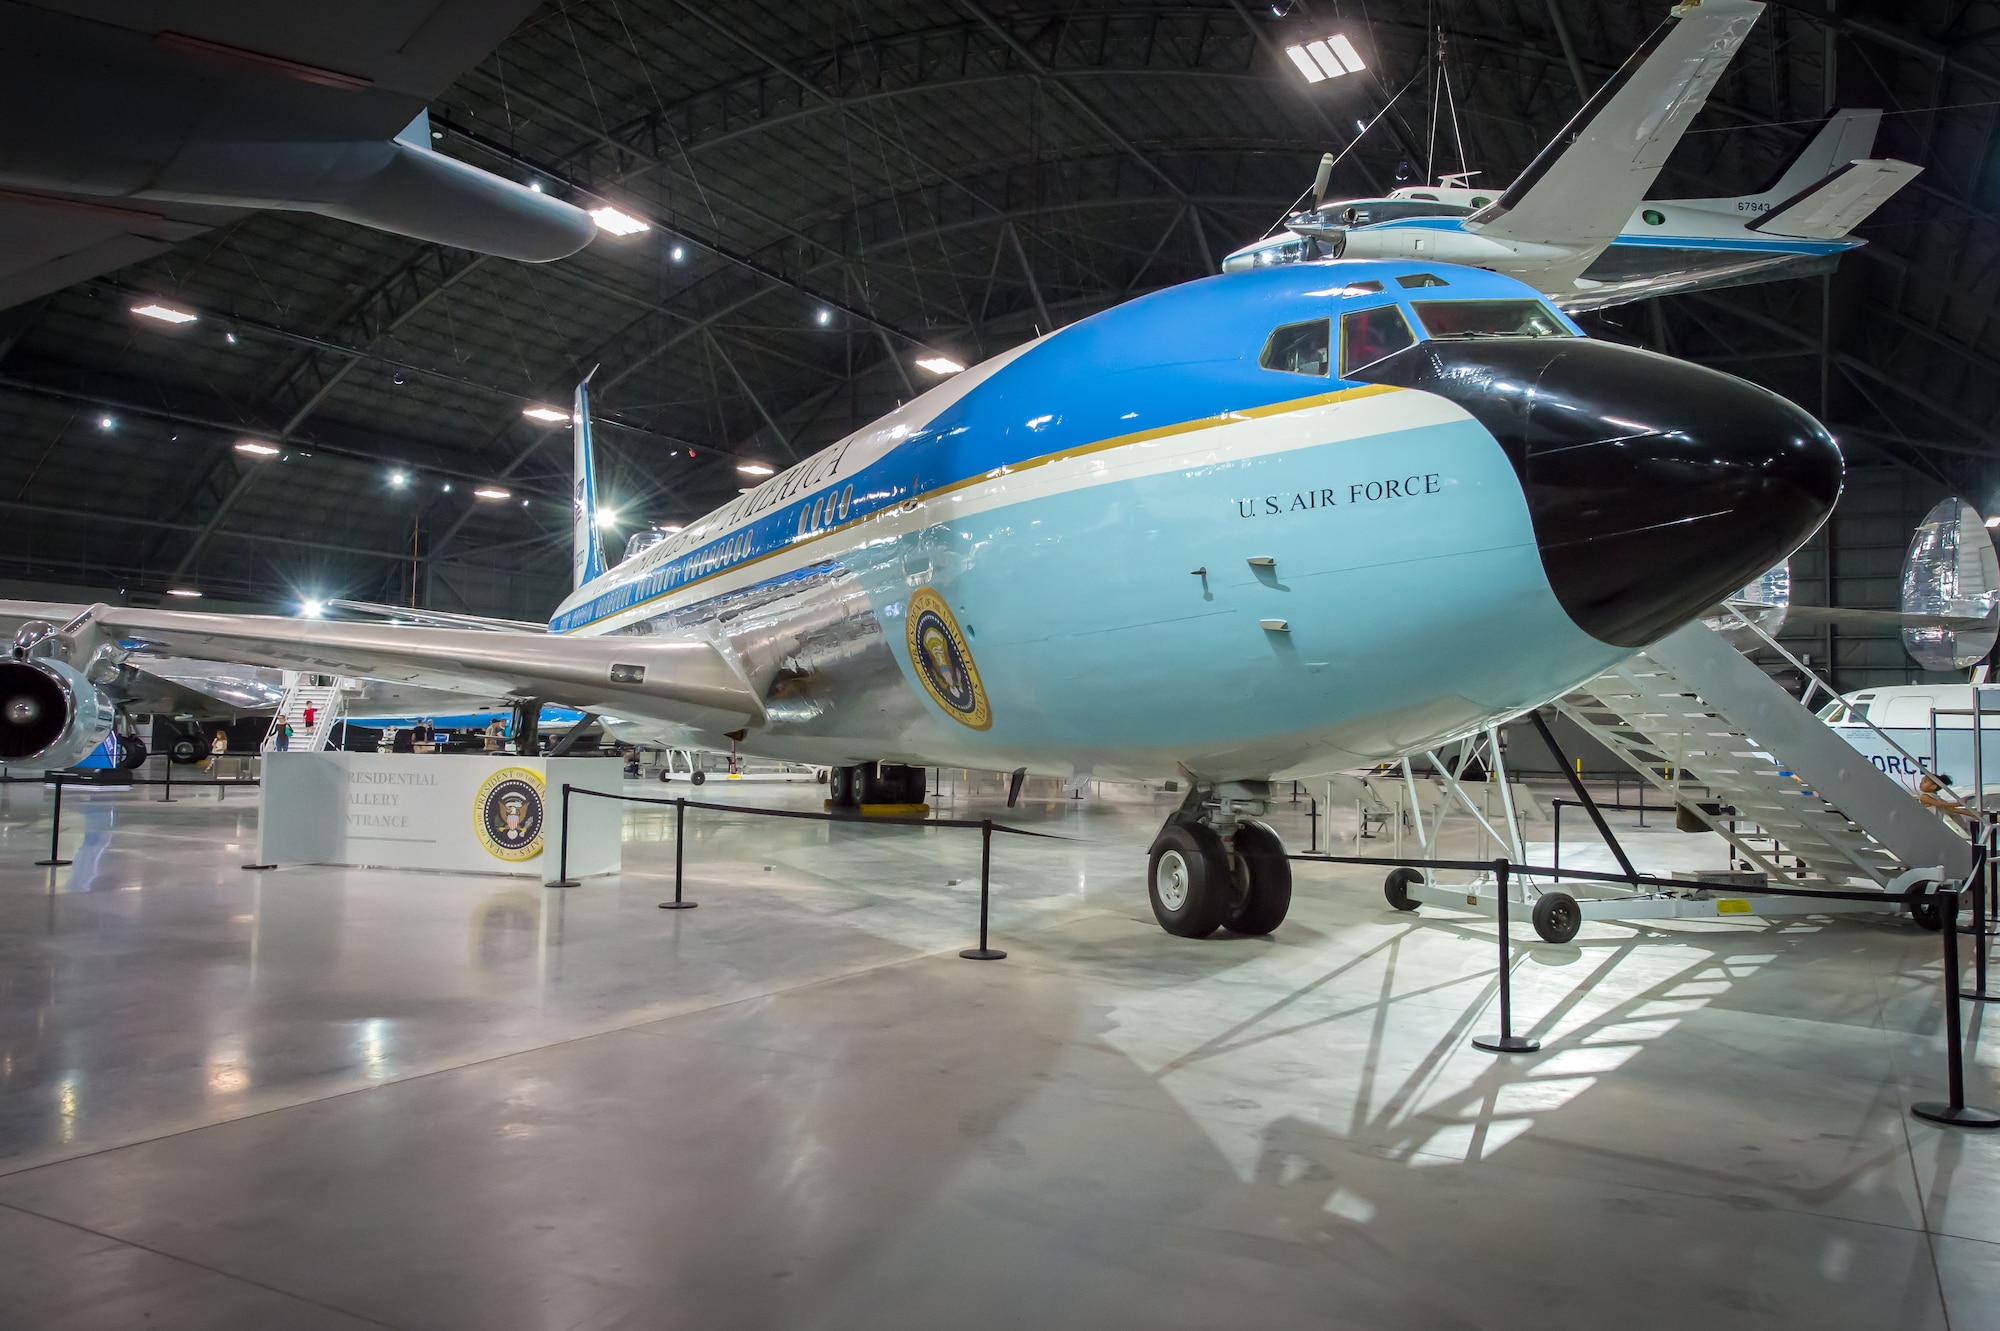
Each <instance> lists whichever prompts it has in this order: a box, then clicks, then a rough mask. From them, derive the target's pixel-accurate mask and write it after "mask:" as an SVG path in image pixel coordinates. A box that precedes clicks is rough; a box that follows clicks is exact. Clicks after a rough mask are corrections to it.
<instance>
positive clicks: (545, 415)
mask: <svg viewBox="0 0 2000 1331" xmlns="http://www.w3.org/2000/svg"><path fill="white" fill-rule="evenodd" d="M521 414H522V415H523V416H526V417H527V418H528V419H529V420H531V421H547V422H549V423H550V424H551V425H554V424H555V423H557V422H558V421H560V422H561V423H562V424H564V425H568V424H569V413H568V412H566V411H557V410H556V409H555V408H554V407H544V406H541V405H539V404H537V405H536V406H532V407H523V408H522V409H521Z"/></svg>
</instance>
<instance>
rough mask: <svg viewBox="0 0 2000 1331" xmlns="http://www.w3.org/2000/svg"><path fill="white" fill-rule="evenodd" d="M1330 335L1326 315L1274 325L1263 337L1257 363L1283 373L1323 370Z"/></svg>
mask: <svg viewBox="0 0 2000 1331" xmlns="http://www.w3.org/2000/svg"><path fill="white" fill-rule="evenodd" d="M1330 339H1331V330H1330V329H1329V327H1328V325H1327V321H1326V320H1325V319H1313V320H1310V321H1308V322H1306V323H1302V324H1286V325H1285V326H1284V327H1282V328H1277V329H1273V330H1272V332H1271V336H1270V337H1269V338H1267V339H1265V342H1264V354H1263V355H1262V356H1259V357H1258V358H1257V363H1258V364H1259V365H1261V366H1263V367H1264V368H1265V369H1267V370H1281V371H1283V372H1284V373H1286V374H1325V373H1326V371H1327V362H1328V359H1329V352H1328V346H1327V344H1328V342H1329V341H1330Z"/></svg>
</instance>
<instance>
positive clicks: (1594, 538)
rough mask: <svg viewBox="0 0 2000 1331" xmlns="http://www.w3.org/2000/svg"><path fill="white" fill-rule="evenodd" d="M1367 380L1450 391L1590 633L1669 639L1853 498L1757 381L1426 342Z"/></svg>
mask: <svg viewBox="0 0 2000 1331" xmlns="http://www.w3.org/2000/svg"><path fill="white" fill-rule="evenodd" d="M1367 377H1368V378H1370V379H1372V380H1375V381H1377V382H1383V383H1395V384H1399V385H1401V386H1403V387H1408V388H1415V389H1420V390H1423V391H1425V392H1430V393H1436V394H1438V395H1439V396H1441V397H1445V398H1449V399H1450V400H1452V401H1453V402H1456V403H1458V404H1459V405H1460V406H1462V407H1464V408H1465V409H1466V410H1467V411H1468V412H1470V413H1471V414H1472V415H1473V416H1474V417H1475V418H1476V419H1478V421H1479V422H1480V424H1482V425H1484V426H1485V427H1486V429H1487V430H1488V432H1490V433H1491V434H1492V435H1493V437H1494V438H1495V439H1497V440H1499V442H1500V446H1501V448H1502V449H1504V450H1505V451H1506V454H1507V458H1508V460H1509V461H1510V462H1511V463H1512V464H1513V466H1514V471H1515V474H1516V475H1517V476H1519V477H1520V481H1521V488H1522V491H1523V492H1524V493H1525V494H1526V496H1527V501H1528V513H1529V516H1530V517H1531V518H1532V520H1533V522H1534V529H1535V543H1536V545H1537V546H1538V547H1539V548H1540V550H1541V556H1542V568H1543V569H1544V571H1545V572H1546V573H1547V574H1548V579H1549V586H1550V587H1551V588H1553V589H1554V591H1555V594H1556V599H1557V600H1558V601H1560V602H1561V603H1562V606H1563V609H1564V610H1565V611H1567V612H1568V613H1569V616H1570V618H1571V619H1573V620H1574V621H1575V622H1576V624H1577V625H1578V627H1580V628H1582V629H1583V630H1584V631H1585V632H1586V633H1589V634H1590V635H1591V636H1592V637H1594V638H1597V639H1599V640H1600V641H1603V642H1608V643H1611V644H1613V645H1615V646H1620V647H1635V648H1636V647H1643V646H1645V645H1646V644H1647V643H1650V642H1655V641H1658V640H1659V639H1660V638H1661V637H1663V636H1665V635H1666V634H1668V633H1670V632H1672V631H1673V630H1674V629H1676V628H1678V627H1680V625H1682V624H1684V623H1686V622H1687V621H1689V620H1691V619H1693V618H1695V617H1696V616H1697V615H1699V614H1700V613H1701V612H1702V611H1703V610H1704V609H1706V608H1707V607H1709V606H1711V605H1713V604H1715V603H1716V602H1717V601H1719V600H1721V599H1722V598H1723V597H1725V596H1727V595H1728V594H1729V593H1731V592H1733V591H1735V590H1737V589H1738V588H1739V587H1742V586H1743V585H1744V584H1745V583H1747V582H1749V581H1750V580H1751V579H1752V578H1755V577H1756V576H1758V575H1759V574H1761V573H1763V572H1764V571H1765V570H1766V569H1768V568H1770V567H1771V566H1772V565H1774V564H1776V563H1777V562H1778V561H1779V560H1780V559H1783V558H1784V557H1785V556H1787V555H1789V554H1790V553H1791V552H1792V551H1793V550H1796V549H1797V548H1798V547H1799V545H1800V544H1802V543H1803V542H1804V541H1805V539H1806V538H1807V537H1808V536H1811V535H1812V534H1813V532H1814V531H1816V530H1818V528H1819V525H1820V523H1821V522H1823V521H1825V520H1826V516H1827V514H1828V513H1830V512H1832V511H1833V505H1834V501H1835V500H1837V499H1838V498H1839V497H1840V488H1841V477H1842V471H1843V465H1842V462H1841V457H1840V449H1839V447H1838V446H1837V445H1836V444H1835V443H1834V442H1833V437H1832V436H1831V435H1829V434H1828V433H1827V432H1826V430H1825V428H1824V427H1823V426H1821V425H1820V423H1819V422H1818V421H1816V420H1814V419H1813V418H1812V417H1811V416H1810V415H1808V414H1807V413H1806V412H1805V411H1803V410H1801V409H1800V408H1799V407H1797V406H1795V405H1793V404H1792V403H1790V402H1788V401H1786V400H1785V399H1784V398H1781V397H1779V396H1778V395H1777V394H1775V393H1771V392H1768V391H1766V390H1764V389H1762V388H1759V387H1757V386H1756V385H1755V384H1750V383H1745V382H1744V381H1743V380H1741V379H1737V378H1735V377H1733V376H1731V375H1727V374H1722V373H1720V372H1718V371H1715V370H1711V369H1708V368H1706V367H1705V366H1700V365H1690V364H1688V363H1687V362H1686V361H1679V360H1674V359H1672V358H1671V357H1667V356H1661V355H1657V354H1655V353H1653V352H1650V351H1641V350H1639V349H1637V348H1634V347H1621V346H1618V345H1615V344H1613V343H1608V342H1595V341H1590V340H1587V339H1570V338H1564V339H1530V338H1508V339H1495V340H1481V341H1466V342H1459V341H1434V342H1423V343H1419V344H1418V345H1417V346H1414V347H1412V348H1410V349H1409V350H1408V351H1405V352H1403V353H1401V354H1400V355H1397V356H1394V357H1391V358H1390V360H1388V361H1384V362H1381V363H1380V364H1378V365H1376V366H1374V367H1371V371H1370V373H1369V374H1368V375H1367Z"/></svg>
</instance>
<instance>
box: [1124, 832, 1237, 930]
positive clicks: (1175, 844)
mask: <svg viewBox="0 0 2000 1331" xmlns="http://www.w3.org/2000/svg"><path fill="white" fill-rule="evenodd" d="M1231 886H1232V885H1231V882H1230V872H1229V855H1228V852H1226V851H1225V850H1224V849H1223V848H1222V838H1221V837H1219V836H1217V835H1216V834H1215V833H1214V832H1212V831H1210V830H1209V829H1208V828H1206V827H1203V826H1202V825H1201V824H1200V823H1169V824H1168V825H1167V826H1166V828H1165V829H1164V830H1163V831H1162V832H1161V833H1160V835H1159V838H1158V839H1157V840H1155V841H1154V842H1153V855H1152V861H1151V863H1150V864H1149V865H1148V868H1147V874H1146V890H1147V895H1148V896H1150V897H1151V898H1152V901H1153V918H1154V919H1156V920H1158V921H1159V922H1160V927H1161V928H1162V929H1165V930H1166V931H1167V932H1168V933H1170V934H1173V935H1174V936H1175V937H1177V938H1206V937H1208V936H1209V935H1210V934H1212V933H1214V932H1215V931H1216V930H1217V929H1220V928H1221V927H1222V923H1223V921H1224V920H1225V919H1226V918H1227V917H1228V915H1229V913H1230V908H1231V906H1232V905H1233V904H1234V903H1233V901H1232V900H1231V898H1232V897H1233V896H1234V893H1233V892H1232V891H1231V890H1230V889H1231Z"/></svg>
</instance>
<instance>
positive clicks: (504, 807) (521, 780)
mask: <svg viewBox="0 0 2000 1331" xmlns="http://www.w3.org/2000/svg"><path fill="white" fill-rule="evenodd" d="M546 817H547V815H546V811H545V809H544V806H543V802H542V778H541V777H540V776H539V775H538V774H537V773H535V772H533V771H530V770H529V769H528V768H525V767H503V768H501V769H500V770H499V771H497V772H495V773H494V774H493V775H492V776H489V777H487V778H486V782H485V784H484V785H482V786H480V787H479V793H478V794H477V795H475V796H473V798H472V822H473V826H474V828H475V829H477V831H478V833H479V844H480V845H482V846H484V847H486V850H487V853H488V854H490V855H492V856H493V857H494V858H496V859H502V860H509V861H519V860H532V859H533V858H535V856H537V855H539V854H541V853H542V824H543V822H545V821H546Z"/></svg>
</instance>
